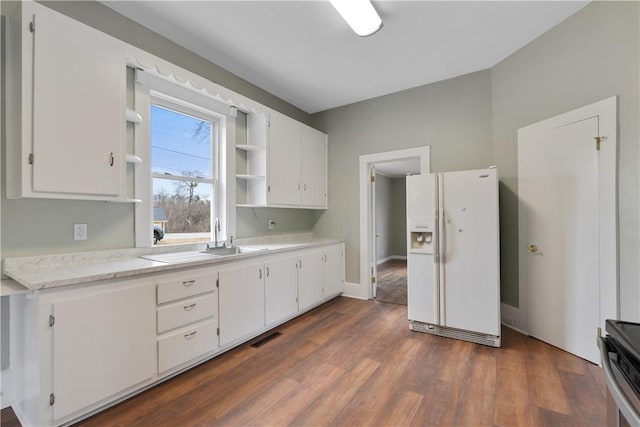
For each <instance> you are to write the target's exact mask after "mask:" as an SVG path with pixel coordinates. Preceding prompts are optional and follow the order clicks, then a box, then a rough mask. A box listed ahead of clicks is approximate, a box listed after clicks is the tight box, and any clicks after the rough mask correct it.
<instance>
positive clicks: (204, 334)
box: [158, 321, 218, 373]
mask: <svg viewBox="0 0 640 427" xmlns="http://www.w3.org/2000/svg"><path fill="white" fill-rule="evenodd" d="M216 348H218V334H217V322H215V321H209V322H207V323H203V324H201V325H198V326H196V327H194V328H193V329H185V330H183V331H181V332H180V333H176V334H174V335H170V336H168V337H165V338H161V339H159V340H158V372H159V373H162V372H164V371H167V370H169V369H171V368H174V367H176V366H178V365H180V364H182V363H184V362H188V361H189V360H191V359H195V358H196V357H198V356H201V355H203V354H205V353H208V352H210V351H213V350H215V349H216Z"/></svg>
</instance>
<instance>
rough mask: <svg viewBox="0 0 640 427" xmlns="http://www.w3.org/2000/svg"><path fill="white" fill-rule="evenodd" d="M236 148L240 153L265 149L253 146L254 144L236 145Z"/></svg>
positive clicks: (260, 146)
mask: <svg viewBox="0 0 640 427" xmlns="http://www.w3.org/2000/svg"><path fill="white" fill-rule="evenodd" d="M236 148H237V149H238V150H242V151H259V150H264V149H265V147H263V146H262V145H254V144H238V145H236Z"/></svg>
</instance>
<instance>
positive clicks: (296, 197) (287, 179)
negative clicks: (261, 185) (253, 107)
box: [267, 114, 301, 205]
mask: <svg viewBox="0 0 640 427" xmlns="http://www.w3.org/2000/svg"><path fill="white" fill-rule="evenodd" d="M268 151H269V154H268V156H269V159H268V165H267V173H268V180H267V204H269V205H299V204H300V188H301V183H300V125H299V123H297V122H296V121H294V120H292V119H290V118H288V117H285V116H282V115H279V114H271V118H270V127H269V142H268Z"/></svg>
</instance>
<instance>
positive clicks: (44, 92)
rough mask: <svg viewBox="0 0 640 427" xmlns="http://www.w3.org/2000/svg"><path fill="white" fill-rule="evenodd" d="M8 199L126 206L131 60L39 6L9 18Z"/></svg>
mask: <svg viewBox="0 0 640 427" xmlns="http://www.w3.org/2000/svg"><path fill="white" fill-rule="evenodd" d="M8 28H9V31H8V39H9V40H8V41H9V43H8V49H7V57H8V59H9V61H8V62H9V63H10V64H11V66H10V67H8V70H7V81H8V82H9V84H8V86H9V87H10V89H8V90H7V99H8V105H9V106H10V108H11V110H12V111H14V112H15V114H12V115H11V118H10V120H9V121H8V124H7V141H9V143H8V144H7V164H6V166H7V196H8V197H9V198H19V197H46V198H67V199H90V200H116V201H123V200H125V199H126V195H125V194H123V193H124V191H123V189H124V187H125V186H124V185H123V183H124V179H125V174H126V156H125V147H126V99H125V96H126V93H125V92H126V56H125V51H124V47H123V45H122V44H121V43H120V42H119V41H117V40H116V39H113V38H111V37H110V36H108V35H106V34H104V33H101V32H99V31H97V30H95V29H93V28H91V27H89V26H87V25H84V24H82V23H80V22H77V21H75V20H73V19H71V18H68V17H66V16H64V15H62V14H60V13H58V12H55V11H53V10H51V9H49V8H48V7H46V6H42V5H40V4H37V3H35V2H20V4H19V5H18V6H17V7H16V12H15V13H14V14H13V15H12V16H11V17H10V18H9V25H8Z"/></svg>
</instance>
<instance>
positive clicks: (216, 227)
mask: <svg viewBox="0 0 640 427" xmlns="http://www.w3.org/2000/svg"><path fill="white" fill-rule="evenodd" d="M218 231H220V220H219V219H218V217H216V220H215V222H214V223H213V245H214V246H213V247H214V248H217V247H218Z"/></svg>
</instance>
